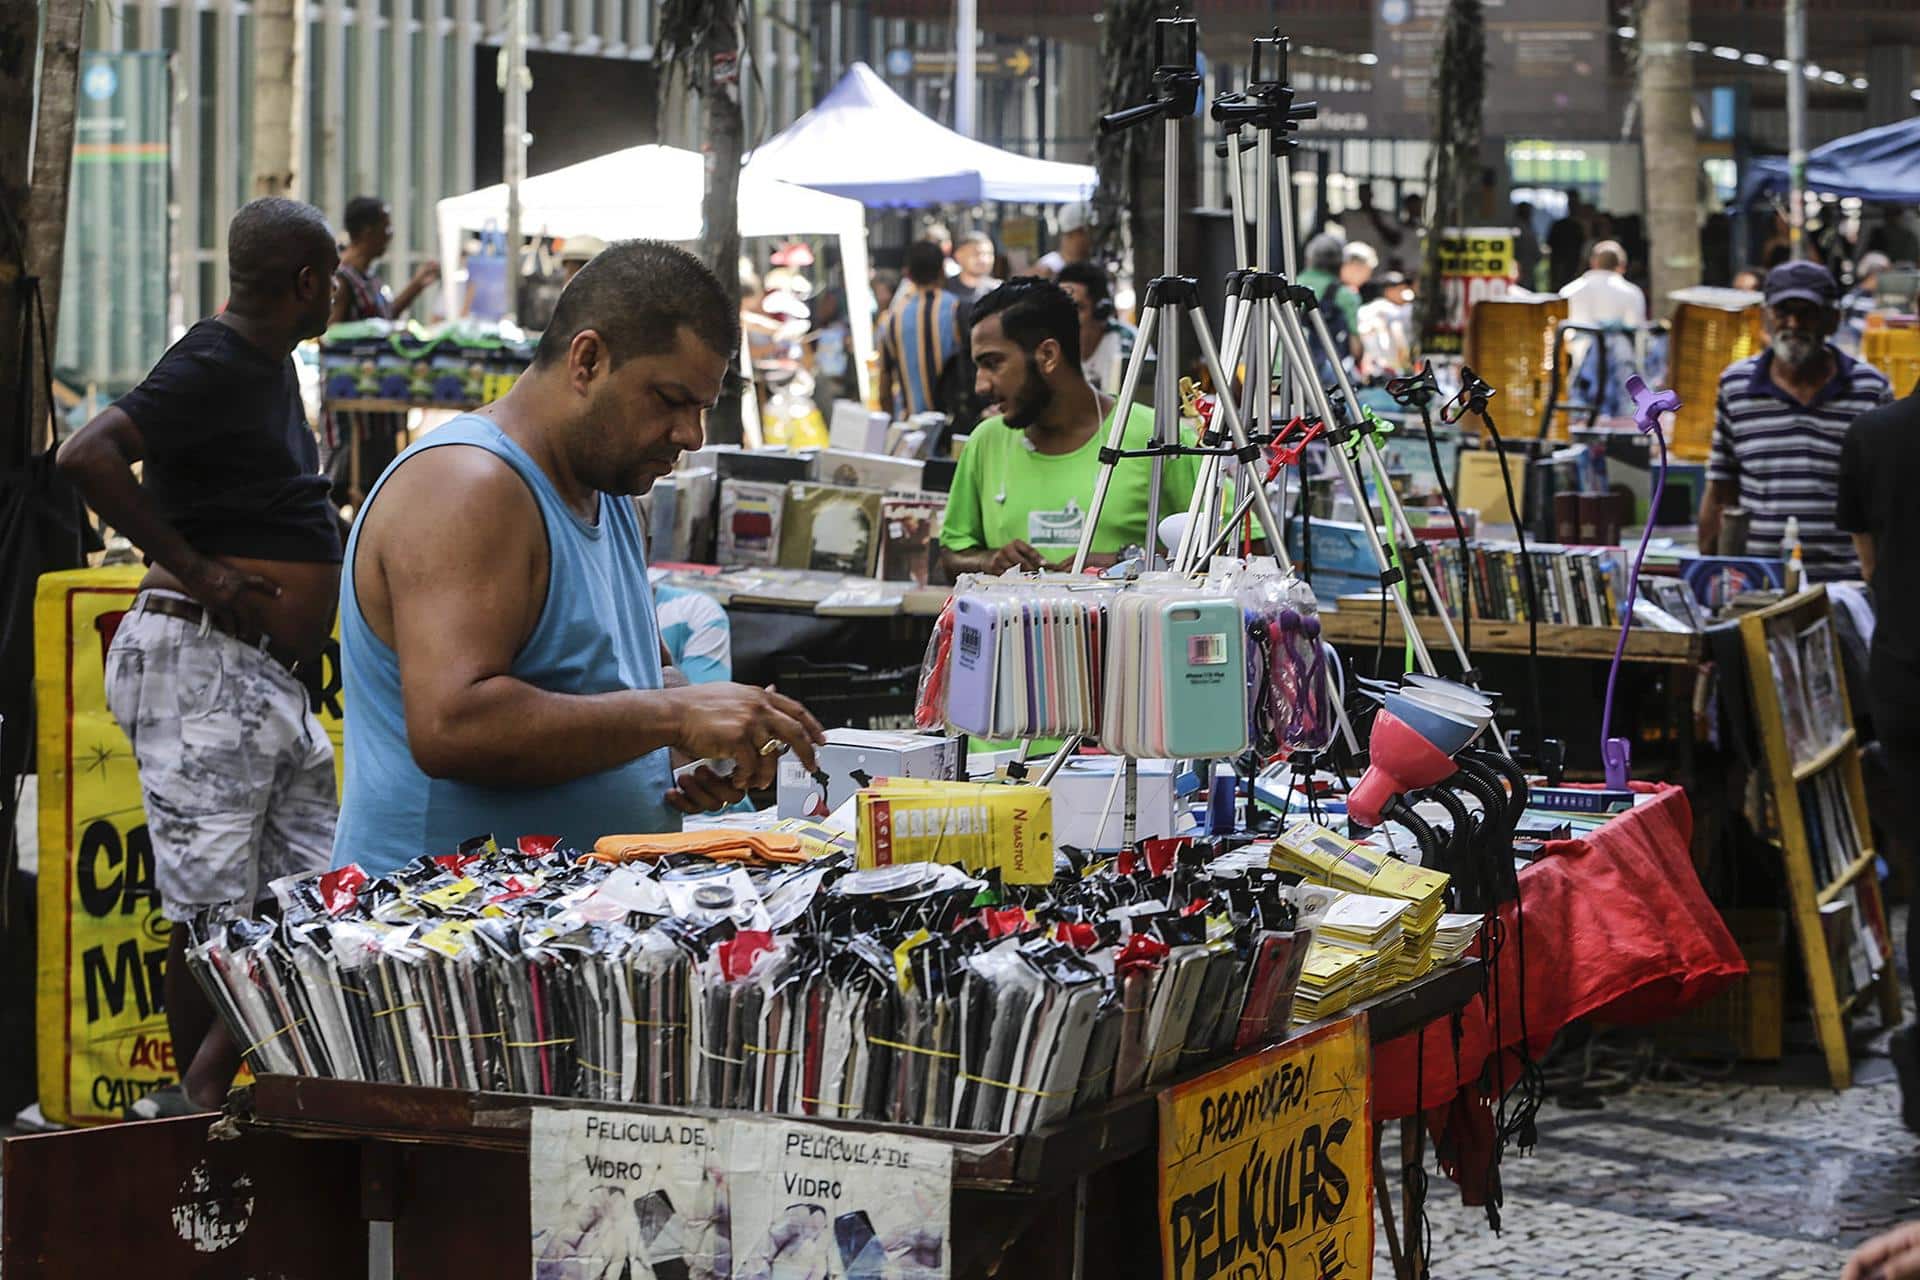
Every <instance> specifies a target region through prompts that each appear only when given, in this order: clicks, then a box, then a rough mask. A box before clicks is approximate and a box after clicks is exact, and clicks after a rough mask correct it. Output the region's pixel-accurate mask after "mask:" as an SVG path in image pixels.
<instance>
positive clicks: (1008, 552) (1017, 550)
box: [987, 538, 1047, 573]
mask: <svg viewBox="0 0 1920 1280" xmlns="http://www.w3.org/2000/svg"><path fill="white" fill-rule="evenodd" d="M1015 566H1018V567H1020V568H1021V569H1024V570H1026V571H1027V572H1029V573H1032V572H1035V571H1038V570H1040V569H1044V568H1046V567H1047V561H1046V558H1045V557H1044V556H1042V555H1041V554H1040V553H1039V552H1038V551H1035V550H1034V549H1033V548H1032V547H1031V546H1030V545H1028V544H1027V543H1025V542H1022V541H1020V539H1018V538H1015V539H1014V540H1013V541H1012V542H1009V543H1008V544H1007V545H1006V546H1004V547H1000V548H998V549H997V550H995V551H994V553H993V559H991V560H989V561H987V572H988V573H1005V572H1006V571H1007V570H1008V569H1011V568H1014V567H1015Z"/></svg>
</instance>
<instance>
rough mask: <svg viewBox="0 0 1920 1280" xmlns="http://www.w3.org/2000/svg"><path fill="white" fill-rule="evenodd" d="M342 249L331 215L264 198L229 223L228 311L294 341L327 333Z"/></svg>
mask: <svg viewBox="0 0 1920 1280" xmlns="http://www.w3.org/2000/svg"><path fill="white" fill-rule="evenodd" d="M339 265H340V249H339V246H338V245H336V244H335V243H334V240H333V228H331V227H329V226H328V225H327V219H326V215H324V214H322V213H321V212H320V211H319V210H318V209H316V208H314V207H313V206H312V205H310V204H302V203H301V202H300V201H298V200H288V199H286V198H285V197H283V196H264V197H262V198H261V199H258V200H254V201H252V202H250V203H248V204H244V205H242V206H240V212H238V213H236V214H234V215H233V221H232V222H229V223H228V224H227V310H228V311H230V312H233V313H234V314H236V315H246V316H249V317H252V318H253V319H255V320H259V321H265V322H267V323H268V324H270V325H271V326H272V327H274V328H276V329H280V328H284V329H285V330H286V331H287V332H288V333H290V334H291V336H292V338H293V340H294V341H296V342H297V341H299V340H300V339H302V338H317V337H319V336H320V335H321V334H322V333H324V332H326V328H327V316H328V313H329V312H330V311H331V309H332V305H333V273H334V271H335V270H336V269H337V268H338V267H339Z"/></svg>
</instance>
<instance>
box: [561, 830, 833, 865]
mask: <svg viewBox="0 0 1920 1280" xmlns="http://www.w3.org/2000/svg"><path fill="white" fill-rule="evenodd" d="M674 853H691V854H697V855H699V856H700V857H704V858H711V859H713V860H714V861H715V862H750V863H790V862H805V861H806V860H807V855H806V854H805V852H803V851H802V849H801V846H800V838H799V837H798V836H794V835H788V834H786V833H785V832H774V831H667V832H659V833H656V834H651V835H627V836H601V837H600V838H599V839H598V840H596V841H594V844H593V852H592V853H589V854H585V855H583V858H582V860H583V861H584V860H585V859H586V858H592V859H595V860H596V861H600V862H635V861H646V860H650V859H653V858H664V857H666V856H667V855H668V854H674Z"/></svg>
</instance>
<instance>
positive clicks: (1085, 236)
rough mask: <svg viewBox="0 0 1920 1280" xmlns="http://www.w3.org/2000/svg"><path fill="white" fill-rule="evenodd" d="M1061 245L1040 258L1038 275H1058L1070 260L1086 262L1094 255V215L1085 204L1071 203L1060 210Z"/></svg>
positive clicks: (1036, 267)
mask: <svg viewBox="0 0 1920 1280" xmlns="http://www.w3.org/2000/svg"><path fill="white" fill-rule="evenodd" d="M1058 222H1059V225H1060V247H1059V248H1058V249H1055V250H1053V252H1051V253H1049V254H1047V255H1046V256H1044V257H1043V258H1041V259H1040V261H1039V263H1038V264H1037V265H1036V266H1035V268H1034V273H1035V274H1036V275H1043V276H1048V277H1052V276H1057V275H1059V274H1060V268H1062V267H1064V266H1066V265H1067V264H1068V263H1069V262H1085V261H1086V260H1087V259H1088V258H1091V257H1092V256H1093V215H1092V214H1091V213H1090V212H1088V210H1087V206H1085V205H1083V204H1070V205H1066V206H1064V207H1063V208H1062V209H1061V210H1060V216H1059V218H1058Z"/></svg>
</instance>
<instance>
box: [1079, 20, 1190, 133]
mask: <svg viewBox="0 0 1920 1280" xmlns="http://www.w3.org/2000/svg"><path fill="white" fill-rule="evenodd" d="M1174 14H1175V16H1174V17H1171V18H1156V19H1155V20H1154V23H1153V61H1154V68H1153V100H1152V101H1151V102H1143V103H1141V104H1139V105H1138V106H1133V107H1122V108H1121V109H1120V110H1118V111H1114V112H1109V113H1108V114H1107V115H1104V116H1101V117H1100V132H1101V133H1118V132H1120V131H1121V130H1122V129H1131V128H1133V127H1134V126H1135V125H1140V124H1145V123H1147V122H1148V121H1149V120H1184V119H1186V118H1187V117H1188V116H1190V115H1192V114H1193V113H1194V112H1196V111H1198V110H1199V109H1200V24H1199V23H1198V22H1196V21H1195V20H1194V19H1192V18H1182V17H1180V16H1178V15H1179V10H1178V9H1175V10H1174ZM1170 58H1171V59H1172V60H1169V59H1170Z"/></svg>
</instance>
